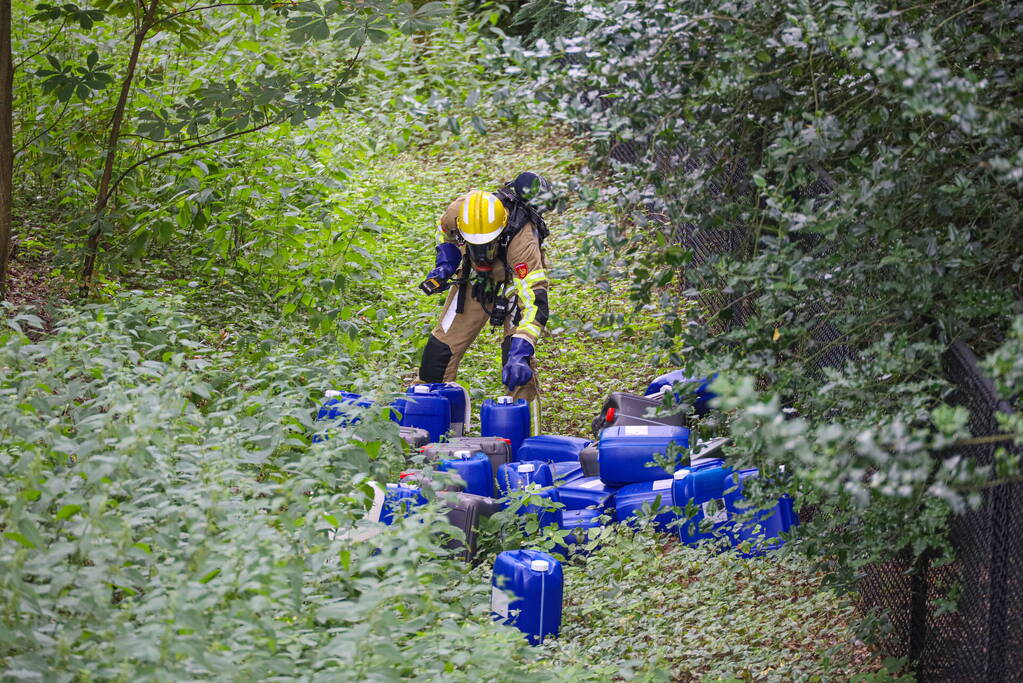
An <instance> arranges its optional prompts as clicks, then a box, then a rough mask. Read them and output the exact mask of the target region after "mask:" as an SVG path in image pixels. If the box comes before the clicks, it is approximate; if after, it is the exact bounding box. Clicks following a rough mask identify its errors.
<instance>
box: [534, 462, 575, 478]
mask: <svg viewBox="0 0 1023 683" xmlns="http://www.w3.org/2000/svg"><path fill="white" fill-rule="evenodd" d="M532 462H537V461H536V460H534V461H532ZM547 466H548V467H550V468H551V473H552V474H553V475H554V480H555V481H557V482H563V483H568V482H572V481H575V480H577V479H582V478H583V468H582V465H580V464H579V463H578V462H548V463H547Z"/></svg>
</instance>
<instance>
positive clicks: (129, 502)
mask: <svg viewBox="0 0 1023 683" xmlns="http://www.w3.org/2000/svg"><path fill="white" fill-rule="evenodd" d="M179 310H180V302H179V301H159V300H153V299H147V298H144V297H140V296H139V295H137V294H132V295H130V296H125V297H119V298H117V299H115V300H114V301H113V302H111V303H110V304H107V305H92V306H87V307H85V308H83V309H82V310H81V311H79V312H73V313H70V314H69V316H68V317H67V318H65V319H64V320H63V321H62V322H61V323H60V325H59V327H58V328H57V329H56V330H55V332H54V333H53V334H52V335H51V336H49V337H47V338H46V339H45V340H43V341H39V342H32V341H30V340H29V339H28V338H27V337H25V336H24V335H23V334H21V333H20V332H17V331H15V330H14V329H12V328H16V327H18V326H19V325H25V324H32V323H33V322H35V321H34V320H33V319H32V318H31V317H22V318H21V319H19V318H17V317H12V318H10V319H9V327H8V328H6V329H7V331H6V332H5V333H0V368H3V373H0V376H2V380H0V395H2V397H3V400H2V401H0V462H2V465H3V469H4V476H3V478H2V479H0V487H2V488H3V496H4V499H5V500H6V501H7V505H6V506H4V509H3V511H2V512H0V525H2V528H3V529H4V538H3V542H2V543H0V565H2V569H3V571H2V572H0V574H2V576H3V579H2V580H0V594H2V596H3V597H2V603H3V616H2V620H3V622H2V623H3V629H2V633H0V653H2V654H0V656H2V657H3V659H4V668H5V670H6V672H7V674H8V675H18V676H33V675H36V676H41V675H44V674H45V675H50V674H52V673H55V672H63V675H66V676H68V677H74V678H90V677H96V678H104V679H123V680H139V679H140V678H145V679H155V680H176V679H180V678H181V677H188V678H216V679H231V680H251V679H254V678H266V677H271V676H273V677H286V678H310V679H311V678H316V677H320V676H340V677H344V678H348V677H350V678H354V679H366V678H372V677H375V676H385V677H394V676H402V675H411V674H412V673H413V672H414V673H415V674H416V675H420V676H426V677H434V676H445V677H468V678H473V679H476V678H478V677H479V676H481V675H482V676H484V677H501V676H504V675H507V674H509V673H513V672H516V671H519V670H520V667H521V665H522V653H523V650H524V647H525V646H524V645H523V643H522V642H521V641H520V640H519V639H518V638H517V637H516V636H515V635H514V634H513V632H512V631H510V630H508V629H502V628H498V627H497V626H494V625H492V624H491V623H490V622H489V619H488V618H487V609H486V600H487V597H488V594H489V591H488V587H487V586H486V585H485V584H477V583H474V582H463V581H461V578H462V573H463V567H462V565H461V563H459V562H457V561H454V560H450V559H447V555H448V551H446V550H444V548H443V539H444V538H445V536H446V535H448V534H451V533H455V532H454V530H452V529H451V527H449V526H448V525H447V524H446V522H444V521H443V515H442V514H441V513H440V512H439V511H437V510H434V509H433V507H432V506H431V507H429V508H428V509H427V510H426V511H425V512H424V513H423V514H422V515H419V516H417V517H416V518H415V519H413V520H409V521H408V522H406V523H402V524H399V525H396V526H394V527H391V528H389V529H387V530H385V531H384V532H383V535H382V536H380V537H378V538H377V539H375V542H374V543H372V544H369V543H362V544H358V543H353V542H350V541H347V540H344V539H343V537H342V536H340V535H339V536H338V537H336V538H331V537H330V536H329V535H328V533H327V532H328V531H329V530H330V529H331V528H336V529H345V528H347V527H349V526H350V525H351V524H352V523H353V522H354V521H355V520H357V519H359V517H361V515H362V514H363V512H364V510H365V508H366V507H367V505H368V502H369V500H368V499H367V497H366V489H365V487H363V486H361V485H360V484H361V483H362V482H365V480H366V478H367V475H369V474H372V473H376V474H377V475H380V476H381V477H383V476H385V475H386V474H388V473H389V472H390V471H391V470H393V468H394V467H395V466H396V465H397V464H398V463H399V462H400V461H401V451H400V450H399V448H398V446H397V444H398V439H397V434H396V431H395V429H394V427H393V425H392V424H391V423H390V422H388V421H385V420H384V421H382V420H381V418H377V419H368V418H367V419H365V420H364V421H363V422H361V423H359V425H358V426H357V427H356V428H346V429H340V430H335V431H334V433H333V435H332V438H331V439H330V440H329V441H326V442H321V443H319V444H314V445H311V446H310V444H309V436H310V434H311V431H312V425H311V422H310V421H311V419H312V415H313V411H312V407H313V405H314V404H313V402H311V401H310V400H309V399H310V394H311V393H313V394H315V393H318V391H319V387H320V386H322V383H324V382H331V381H336V380H338V379H339V378H340V377H341V376H343V373H344V372H345V371H344V369H343V368H344V365H343V364H338V363H337V362H336V361H335V362H331V358H332V357H333V358H337V356H336V355H332V353H331V352H330V350H329V349H325V348H316V347H311V348H302V347H291V346H286V345H281V346H278V347H277V348H275V349H273V350H271V351H269V352H267V353H263V354H256V355H252V354H251V353H244V352H236V351H233V350H231V349H221V348H217V347H216V346H214V345H212V344H211V343H210V340H209V338H208V337H207V336H206V335H207V334H208V331H207V330H204V329H202V328H201V327H199V326H197V325H196V324H195V323H194V322H192V321H191V320H189V319H188V318H187V317H184V316H183V315H182V314H181V313H180V312H179ZM278 336H280V335H279V333H278ZM340 360H342V361H343V356H342V357H341V358H340ZM438 534H439V535H438ZM374 547H378V548H379V550H380V552H379V553H375V552H374ZM470 643H471V647H470V646H469V644H470Z"/></svg>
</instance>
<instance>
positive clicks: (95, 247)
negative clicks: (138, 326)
mask: <svg viewBox="0 0 1023 683" xmlns="http://www.w3.org/2000/svg"><path fill="white" fill-rule="evenodd" d="M0 1H3V2H8V1H9V0H0ZM159 4H160V0H150V2H149V6H148V7H146V13H145V16H143V17H142V21H141V22H139V25H138V27H137V28H136V30H135V37H134V42H133V44H132V46H131V56H130V57H129V58H128V69H127V71H126V72H125V74H124V81H122V82H121V94H120V96H119V97H118V98H117V106H115V107H114V116H113V118H112V119H111V120H110V136H109V137H108V138H107V154H106V160H105V161H104V163H103V175H102V176H101V177H100V181H99V189H98V190H97V191H96V204H95V206H94V207H93V221H94V222H93V225H92V227H91V228H90V230H89V241H88V242H87V244H86V247H85V262H84V263H83V264H82V282H81V293H82V294H85V293H86V292H88V290H89V285H90V283H91V281H92V274H93V270H94V268H95V266H96V255H97V254H98V253H99V238H100V225H101V220H102V217H103V212H104V211H105V210H106V207H107V202H108V201H109V199H110V178H111V177H112V176H113V174H114V161H115V160H116V159H117V143H118V141H119V140H120V138H121V125H122V124H123V123H124V110H125V108H126V107H127V105H128V95H129V94H130V93H131V86H132V82H133V81H134V79H135V69H136V67H137V66H138V62H139V53H140V52H141V51H142V43H144V42H145V40H146V34H147V33H149V29H150V28H152V27H153V22H154V20H155V19H156V8H157V6H158V5H159Z"/></svg>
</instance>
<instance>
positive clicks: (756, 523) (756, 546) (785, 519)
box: [725, 468, 799, 557]
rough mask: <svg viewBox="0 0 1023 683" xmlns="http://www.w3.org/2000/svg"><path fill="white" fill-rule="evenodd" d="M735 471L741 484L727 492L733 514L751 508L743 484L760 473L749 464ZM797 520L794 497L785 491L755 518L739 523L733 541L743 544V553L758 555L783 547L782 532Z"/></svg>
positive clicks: (789, 530)
mask: <svg viewBox="0 0 1023 683" xmlns="http://www.w3.org/2000/svg"><path fill="white" fill-rule="evenodd" d="M736 474H737V475H738V479H739V482H738V486H737V487H736V490H735V491H734V492H731V493H728V494H726V495H725V500H726V503H727V504H728V508H729V510H730V511H731V512H732V513H733V514H741V513H743V512H748V504H747V503H746V501H745V498H744V497H743V495H742V488H743V484H744V482H746V481H747V480H749V479H752V478H754V477H757V476H759V474H760V473H759V470H757V469H756V468H750V469H745V470H739V471H738V472H737V473H736ZM798 524H799V516H798V515H797V514H796V512H795V509H794V506H793V503H792V498H790V497H789V496H788V495H784V496H782V497H781V498H779V499H778V502H777V503H775V504H774V506H773V507H770V508H768V509H766V510H759V511H757V512H756V514H755V515H754V516H753V518H752V519H747V520H744V521H742V522H740V523H737V524H736V526H735V529H734V533H733V538H732V543H733V545H735V546H736V547H741V548H742V550H741V554H742V556H743V557H757V556H760V555H763V554H764V553H766V552H767V551H769V550H774V549H776V548H779V547H781V546H782V545H783V544H784V542H785V541H784V540H783V539H782V538H781V535H782V534H787V533H790V532H791V531H792V529H793V527H795V526H797V525H798ZM743 544H748V545H743Z"/></svg>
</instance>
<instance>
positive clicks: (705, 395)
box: [643, 370, 718, 416]
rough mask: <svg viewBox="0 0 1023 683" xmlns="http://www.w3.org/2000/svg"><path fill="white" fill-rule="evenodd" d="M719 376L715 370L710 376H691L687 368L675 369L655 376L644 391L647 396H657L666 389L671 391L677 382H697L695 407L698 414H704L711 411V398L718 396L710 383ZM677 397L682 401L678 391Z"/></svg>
mask: <svg viewBox="0 0 1023 683" xmlns="http://www.w3.org/2000/svg"><path fill="white" fill-rule="evenodd" d="M717 376H718V373H716V372H715V373H713V374H711V375H709V376H708V377H690V376H689V375H688V373H687V372H686V371H685V370H674V371H672V372H666V373H664V374H663V375H660V376H658V377H655V378H654V379H653V381H651V382H650V385H649V386H647V388H646V391H644V392H643V393H644V394H645V395H647V396H656V395H658V394H662V393H664V392H666V391H671V390H672V387H673V386H674V384H675V383H676V382H684V383H686V384H696V385H697V386H696V389H695V390H694V391H693V393H694V394H695V395H696V398H695V400H694V401H693V409H694V410H695V411H696V414H697V415H699V416H703V415H706V414H707V413H708V412H709V411H710V402H711V400H712V399H714V398H717V394H715V393H714V392H713V391H711V390H710V385H711V384H713V382H714V380H715V379H717ZM675 398H676V400H679V401H681V400H682V399H683V396H681V395H680V394H678V393H676V394H675Z"/></svg>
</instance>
